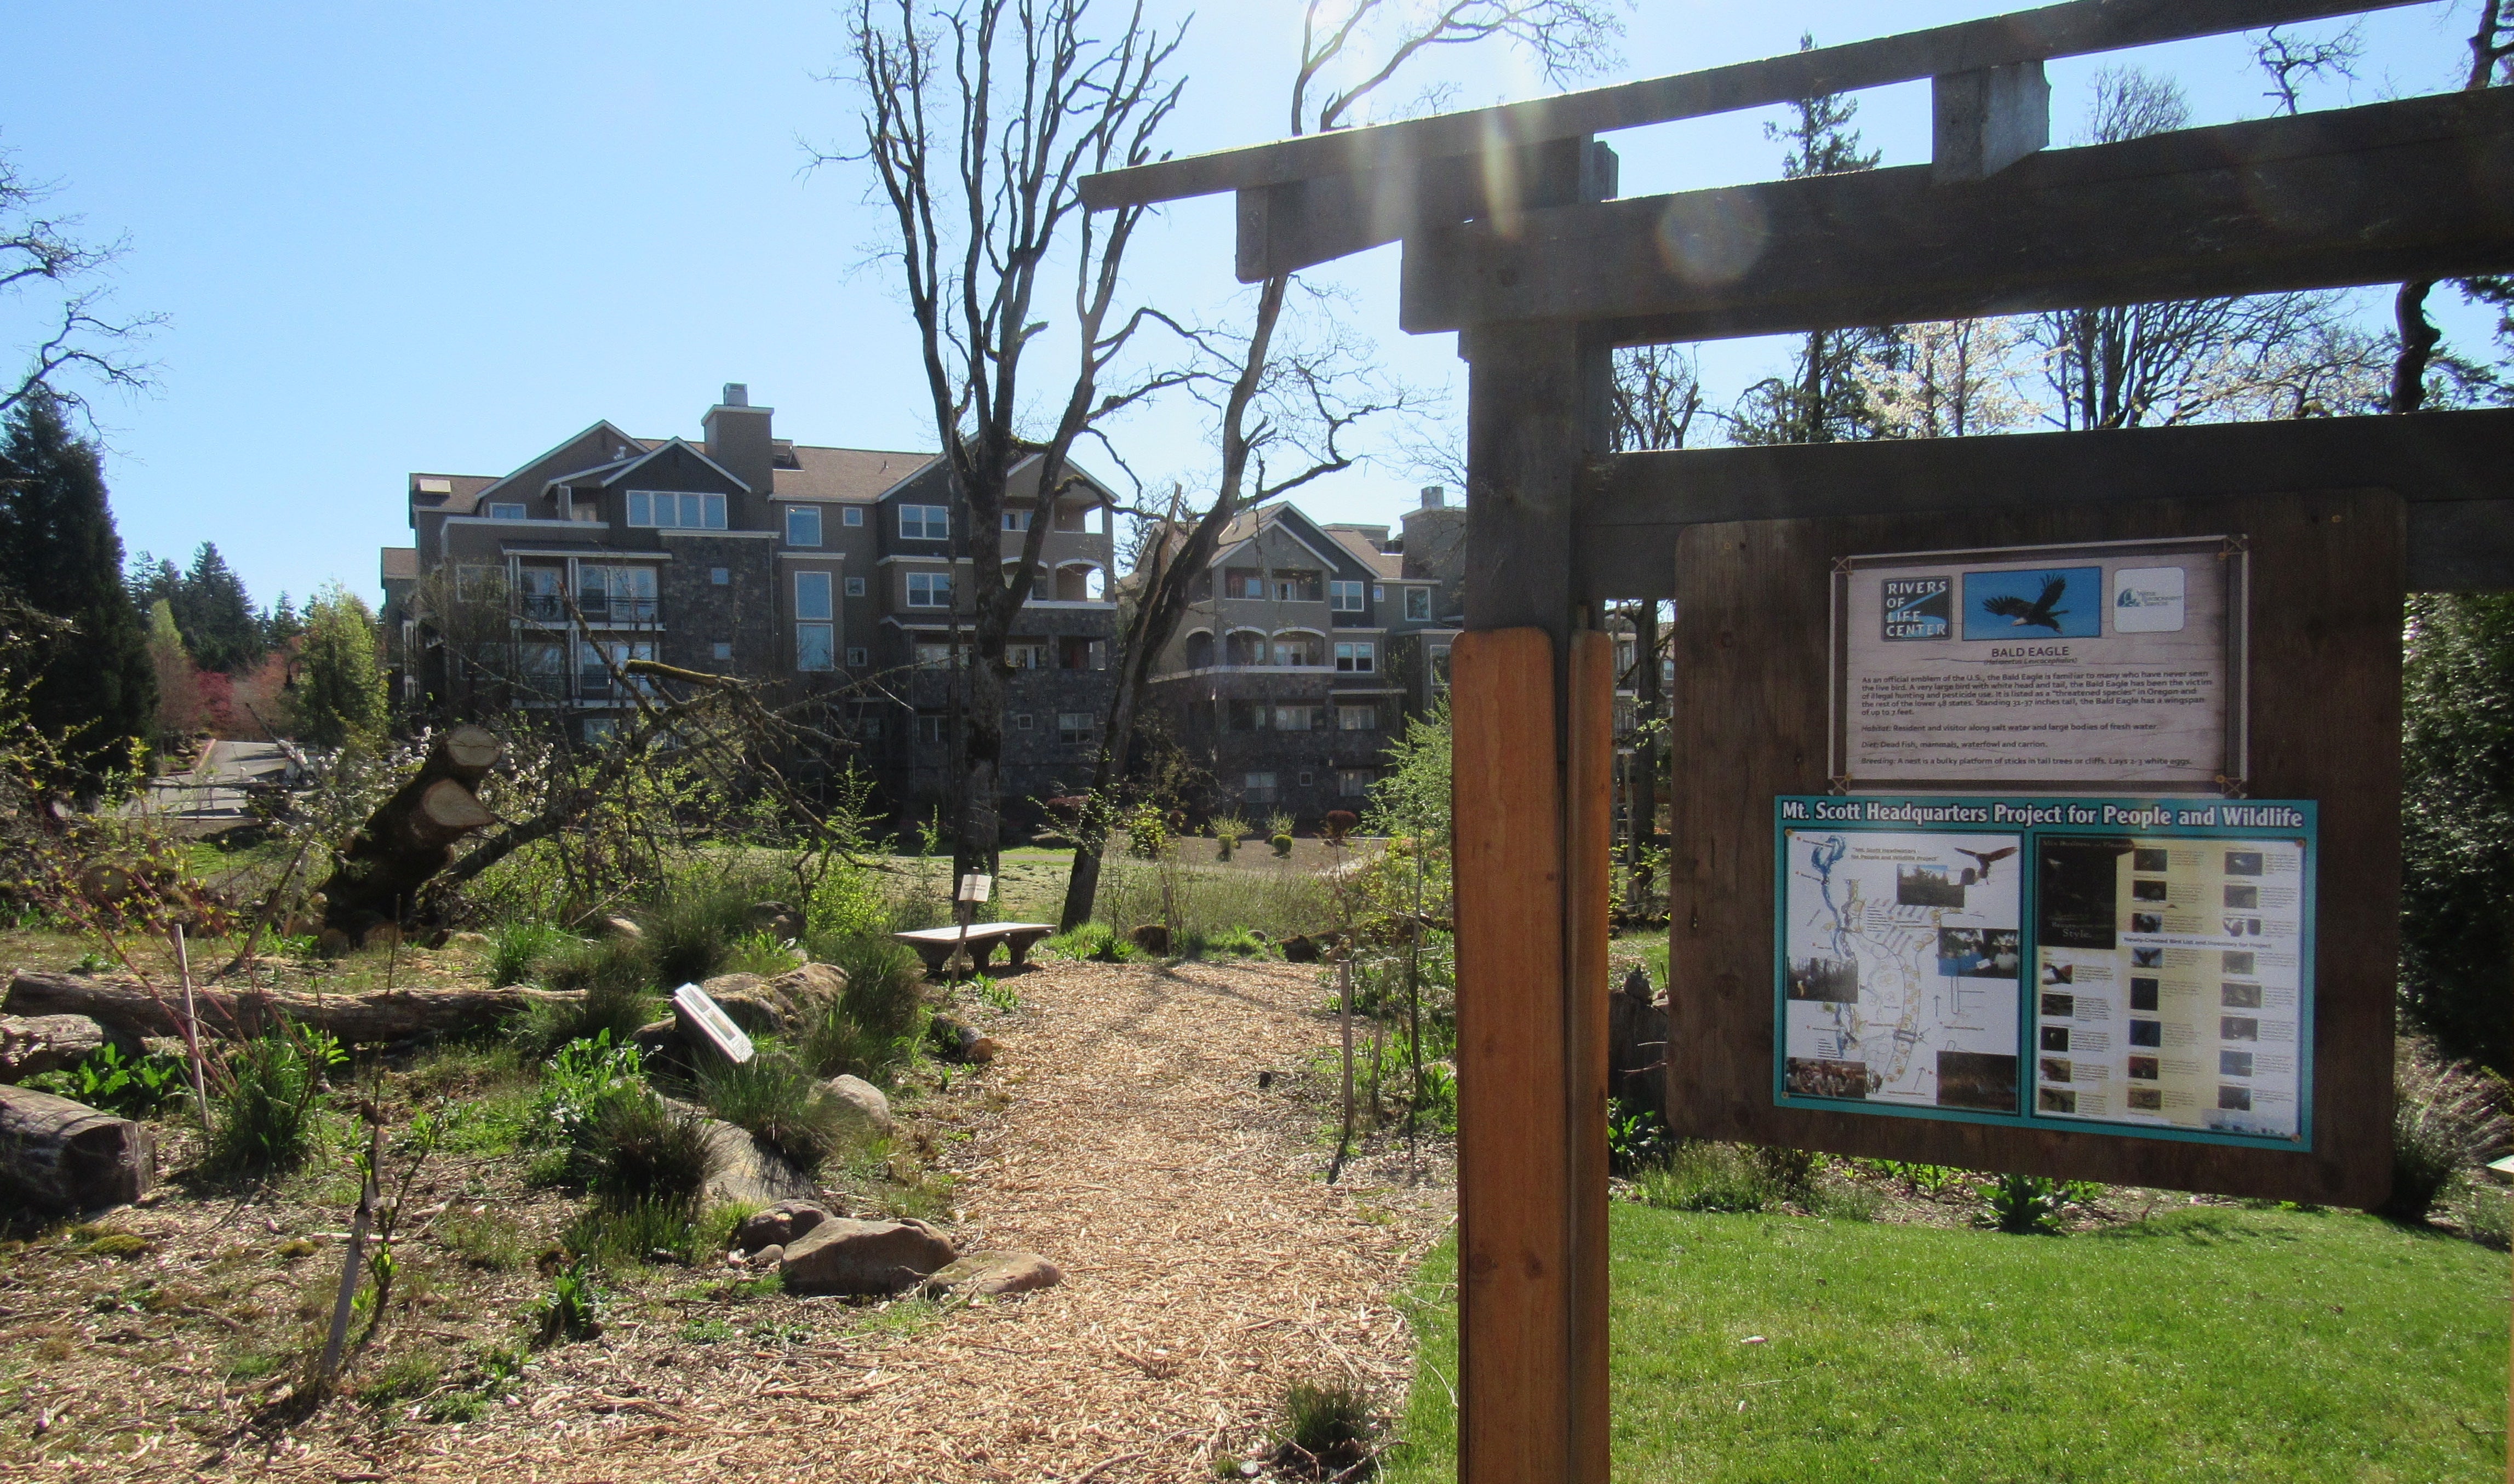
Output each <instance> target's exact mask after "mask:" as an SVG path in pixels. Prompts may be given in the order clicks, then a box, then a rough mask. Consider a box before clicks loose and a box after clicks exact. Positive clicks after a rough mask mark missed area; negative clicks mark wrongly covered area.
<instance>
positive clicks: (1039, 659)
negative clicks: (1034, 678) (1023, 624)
mask: <svg viewBox="0 0 2514 1484" xmlns="http://www.w3.org/2000/svg"><path fill="white" fill-rule="evenodd" d="M1004 662H1005V663H1006V664H1009V665H1011V666H1012V667H1013V668H1014V669H1017V670H1043V669H1046V668H1047V641H1046V640H1045V639H1024V640H1020V641H1017V642H1015V643H1011V644H1007V645H1005V646H1004Z"/></svg>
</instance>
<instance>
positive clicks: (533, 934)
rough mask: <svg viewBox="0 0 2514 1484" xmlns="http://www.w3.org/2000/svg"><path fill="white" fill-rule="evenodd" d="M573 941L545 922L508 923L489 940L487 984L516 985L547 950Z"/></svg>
mask: <svg viewBox="0 0 2514 1484" xmlns="http://www.w3.org/2000/svg"><path fill="white" fill-rule="evenodd" d="M573 941H574V940H572V939H570V938H569V937H568V936H567V935H566V934H564V933H562V932H560V931H559V930H558V929H556V928H553V927H551V926H549V925H548V924H547V923H542V922H510V923H508V924H507V925H506V926H505V927H503V928H500V929H499V930H498V931H497V932H496V933H495V934H493V935H491V937H490V939H489V963H488V969H489V983H492V984H494V985H496V986H498V987H500V988H504V987H506V986H507V985H508V984H520V983H524V982H525V981H527V980H529V979H531V978H532V977H533V970H534V969H535V967H537V966H538V965H539V964H540V963H541V961H542V960H543V959H544V958H545V957H547V955H548V954H549V953H550V952H551V951H553V950H554V949H557V948H559V947H561V946H562V945H564V944H566V943H571V942H573Z"/></svg>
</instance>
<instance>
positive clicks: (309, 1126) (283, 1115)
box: [209, 1023, 345, 1174]
mask: <svg viewBox="0 0 2514 1484" xmlns="http://www.w3.org/2000/svg"><path fill="white" fill-rule="evenodd" d="M343 1060H345V1054H344V1053H343V1052H342V1050H341V1043H340V1042H339V1041H337V1040H334V1039H333V1038H332V1037H331V1036H329V1035H327V1034H325V1033H324V1032H322V1031H320V1030H311V1029H306V1028H303V1027H300V1026H296V1025H290V1024H285V1023H283V1024H282V1025H281V1026H280V1027H279V1028H278V1029H276V1030H272V1031H268V1032H266V1033H264V1034H263V1035H260V1036H257V1037H255V1038H254V1039H252V1040H250V1041H241V1042H237V1043H235V1044H234V1045H233V1046H232V1047H231V1048H230V1049H229V1050H228V1052H227V1058H226V1066H225V1069H224V1073H223V1077H222V1079H221V1080H222V1082H223V1086H221V1087H220V1089H219V1090H218V1093H217V1096H216V1097H215V1099H214V1100H213V1103H212V1106H211V1110H210V1121H211V1124H212V1127H211V1130H210V1160H209V1162H210V1165H211V1167H212V1168H213V1169H216V1170H219V1171H222V1172H225V1173H230V1174H244V1173H264V1172H269V1171H277V1170H286V1169H293V1168H295V1167H296V1166H297V1165H298V1164H300V1163H302V1162H303V1161H304V1158H305V1148H306V1145H307V1143H309V1142H310V1140H311V1136H312V1133H313V1127H314V1111H315V1099H316V1098H317V1097H318V1096H319V1095H320V1094H321V1092H322V1090H323V1074H324V1073H325V1072H327V1071H329V1070H330V1069H331V1068H332V1067H333V1066H334V1065H336V1064H338V1063H340V1062H342V1061H343Z"/></svg>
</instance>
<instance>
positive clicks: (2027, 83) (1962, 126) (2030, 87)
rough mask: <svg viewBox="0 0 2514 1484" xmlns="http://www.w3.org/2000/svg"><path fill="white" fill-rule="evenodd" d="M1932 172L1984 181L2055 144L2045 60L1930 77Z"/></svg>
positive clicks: (1943, 177)
mask: <svg viewBox="0 0 2514 1484" xmlns="http://www.w3.org/2000/svg"><path fill="white" fill-rule="evenodd" d="M1929 126H1930V150H1929V173H1930V175H1931V177H1932V178H1933V179H1935V180H1939V181H1941V182H1945V181H1951V180H1988V179H1989V178H1990V177H1992V176H1995V175H1997V174H1999V173H2000V172H2001V171H2003V170H2006V169H2007V167H2008V166H2010V165H2013V164H2015V163H2016V162H2017V161H2019V160H2021V159H2023V158H2025V157H2026V156H2027V155H2029V154H2032V153H2034V152H2035V151H2036V150H2038V149H2041V148H2043V147H2044V146H2045V145H2047V144H2048V143H2050V142H2051V82H2050V79H2048V78H2047V77H2045V76H2044V75H2043V63H2041V62H2039V61H2014V62H2009V63H2008V64H2007V65H2006V66H2003V67H1984V68H1981V69H1980V70H1978V71H1972V72H1948V73H1944V74H1942V75H1940V76H1937V77H1933V78H1931V79H1929Z"/></svg>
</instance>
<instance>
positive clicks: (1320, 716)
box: [1275, 705, 1326, 732]
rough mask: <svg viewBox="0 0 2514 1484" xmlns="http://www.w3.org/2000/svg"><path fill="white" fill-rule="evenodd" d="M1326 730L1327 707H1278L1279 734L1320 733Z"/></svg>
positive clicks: (1276, 724) (1276, 717)
mask: <svg viewBox="0 0 2514 1484" xmlns="http://www.w3.org/2000/svg"><path fill="white" fill-rule="evenodd" d="M1325 728H1326V707H1324V706H1312V705H1291V706H1277V707H1276V708H1275V730H1276V731H1277V732H1319V731H1324V730H1325Z"/></svg>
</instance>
